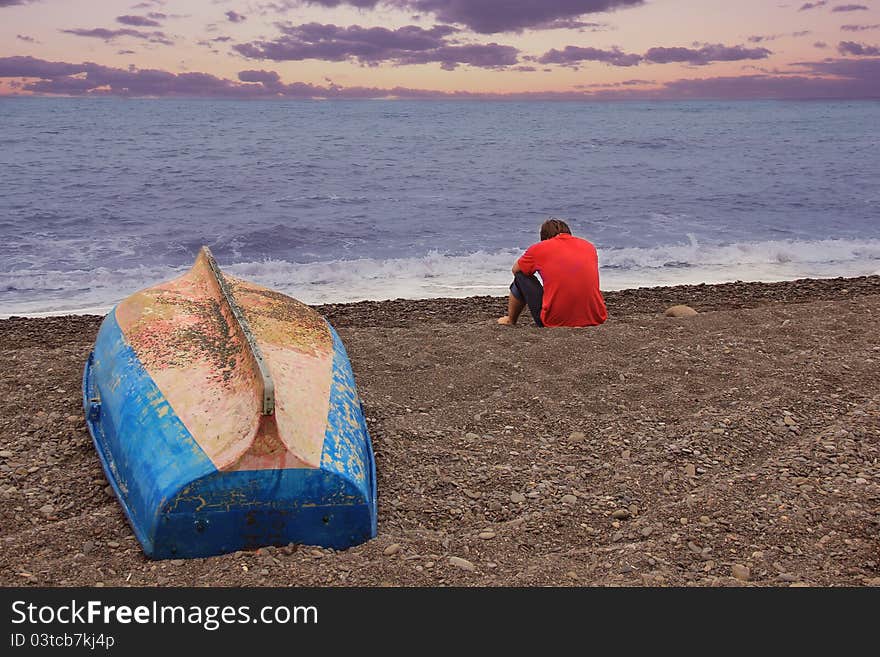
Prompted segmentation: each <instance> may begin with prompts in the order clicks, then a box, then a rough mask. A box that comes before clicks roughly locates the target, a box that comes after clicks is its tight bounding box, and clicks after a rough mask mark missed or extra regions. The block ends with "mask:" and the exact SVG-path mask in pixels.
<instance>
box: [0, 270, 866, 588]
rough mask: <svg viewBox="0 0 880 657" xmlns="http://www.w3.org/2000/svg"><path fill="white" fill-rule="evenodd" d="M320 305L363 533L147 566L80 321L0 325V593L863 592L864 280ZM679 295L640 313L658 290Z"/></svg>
mask: <svg viewBox="0 0 880 657" xmlns="http://www.w3.org/2000/svg"><path fill="white" fill-rule="evenodd" d="M606 299H607V301H608V306H609V313H610V318H609V321H608V322H607V323H606V324H605V325H603V326H601V327H597V328H591V329H545V330H538V329H535V328H533V327H531V326H530V325H529V324H530V322H527V321H526V320H527V316H525V315H524V316H523V318H522V320H521V322H520V326H517V327H514V328H508V327H502V326H498V325H496V324H495V322H494V320H495V318H497V317H498V316H500V315H502V314H503V313H504V310H505V308H506V300H505V299H503V298H497V297H473V298H469V299H434V300H420V301H410V300H395V301H382V302H360V303H354V304H337V305H325V306H319V307H317V309H318V310H319V312H321V313H322V314H324V315H325V316H326V317H327V318H328V319H329V320H330V321H331V323H333V324H334V326H335V327H336V328H337V330H338V331H339V334H340V336H341V337H342V339H343V341H344V342H345V345H346V347H347V349H348V354H349V357H350V359H351V361H352V365H353V367H354V371H355V375H356V378H357V383H358V390H359V393H360V395H361V397H362V398H363V401H364V407H365V409H366V413H367V420H368V425H369V429H370V433H371V436H372V440H373V444H374V448H375V452H376V466H377V475H378V490H379V529H378V536H377V537H376V539H374V540H372V541H369V542H368V543H365V544H363V545H360V546H356V547H354V548H351V549H349V550H345V551H339V552H337V551H333V550H328V549H320V548H315V547H310V546H296V545H289V546H279V547H269V548H262V549H260V550H257V551H251V552H237V553H234V554H229V555H224V556H219V557H213V558H209V559H192V560H170V561H150V560H148V559H146V558H145V557H144V556H143V554H142V552H141V550H140V547H139V546H138V544H137V542H136V540H135V538H134V536H133V534H132V532H131V529H130V527H129V526H128V524H127V522H126V520H125V517H124V515H123V513H122V510H121V508H120V506H119V504H118V502H117V501H116V499H115V497H114V496H113V495H112V493H111V491H110V488H109V486H108V483H107V481H106V479H105V477H104V473H103V471H102V470H101V465H100V462H99V460H98V457H97V454H96V453H95V450H94V448H93V447H92V444H91V439H90V437H89V434H88V430H87V429H86V426H85V422H84V418H83V413H82V401H81V392H80V387H81V376H82V367H83V364H84V362H85V360H86V358H87V355H88V353H89V350H90V349H91V346H92V343H93V341H94V338H95V335H96V333H97V330H98V327H99V325H100V321H101V318H99V317H94V316H66V317H50V318H38V319H32V318H10V319H7V320H0V368H2V369H0V371H2V375H0V584H3V585H5V586H28V585H37V586H127V585H131V586H157V585H158V586H184V585H185V586H291V585H292V586H332V585H345V586H547V585H551V586H609V585H610V586H692V585H693V586H801V585H813V586H878V585H880V339H878V336H880V276H872V277H862V278H851V279H843V278H839V279H828V280H799V281H790V282H782V283H740V282H738V283H730V284H723V285H696V286H679V287H665V288H640V289H635V290H623V291H619V292H608V293H607V294H606ZM678 304H685V305H688V306H690V307H691V308H693V309H695V310H696V311H698V313H699V314H698V315H696V316H693V317H680V318H672V317H665V316H664V311H665V310H666V309H667V308H668V307H670V306H673V305H678Z"/></svg>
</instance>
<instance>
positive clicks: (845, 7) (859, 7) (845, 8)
mask: <svg viewBox="0 0 880 657" xmlns="http://www.w3.org/2000/svg"><path fill="white" fill-rule="evenodd" d="M831 11H832V12H835V11H868V8H867V7H866V6H865V5H837V6H836V7H835V8H834V9H832V10H831Z"/></svg>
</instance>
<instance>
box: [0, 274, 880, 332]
mask: <svg viewBox="0 0 880 657" xmlns="http://www.w3.org/2000/svg"><path fill="white" fill-rule="evenodd" d="M789 288H791V289H789ZM841 290H847V293H848V294H856V295H858V294H875V293H878V292H880V274H873V275H865V276H837V277H833V278H796V279H791V280H782V281H731V282H727V283H693V284H683V285H657V286H640V287H631V288H624V289H620V290H603V292H602V294H603V296H604V297H605V300H606V302H607V303H608V304H609V311H610V306H612V305H621V306H623V307H625V308H627V309H629V307H630V304H631V303H634V302H636V301H637V300H639V299H642V300H645V301H653V300H655V299H656V300H660V299H668V300H669V303H670V305H673V304H674V303H687V302H686V301H675V300H676V299H689V298H693V299H695V301H694V303H700V299H702V298H704V297H706V296H707V294H708V295H709V296H714V295H715V294H716V291H717V292H718V293H724V292H725V291H730V292H735V293H736V295H737V296H738V297H739V298H735V297H734V296H732V295H726V296H727V303H729V304H730V306H729V307H747V306H748V305H749V304H754V303H760V302H766V301H774V300H783V301H787V302H790V301H792V300H794V299H797V298H803V299H806V298H808V297H809V298H811V299H813V300H816V299H818V298H821V299H831V298H834V295H835V294H837V293H839V292H840V291H841ZM505 299H506V297H505V296H492V295H474V296H463V297H426V298H402V297H400V298H396V299H378V300H375V299H363V300H360V301H345V302H339V303H322V304H308V305H311V307H313V308H315V309H317V310H318V311H319V312H321V313H322V314H325V311H326V312H327V313H330V314H333V315H342V316H345V315H346V314H347V313H346V309H350V310H355V309H362V308H368V307H369V308H374V307H376V306H377V305H380V306H388V307H398V308H399V309H400V310H399V311H402V312H407V311H408V310H409V309H410V307H420V306H425V305H433V304H446V305H452V306H456V307H457V306H461V305H462V304H465V305H469V304H472V303H474V302H479V304H480V305H481V306H482V305H483V304H484V303H486V302H490V303H491V302H495V301H499V302H503V301H504V300H505ZM490 300H491V301H490ZM113 307H114V306H108V307H107V308H106V309H90V308H81V309H71V310H57V311H54V310H49V311H42V312H36V313H0V321H4V320H9V319H50V318H58V317H103V316H104V315H106V313H107V312H109V311H110V310H111V309H112V308H113ZM713 307H714V306H713ZM698 310H699V308H698ZM645 312H652V311H647V310H646V311H645Z"/></svg>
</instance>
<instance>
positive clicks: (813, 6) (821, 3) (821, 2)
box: [798, 0, 828, 11]
mask: <svg viewBox="0 0 880 657" xmlns="http://www.w3.org/2000/svg"><path fill="white" fill-rule="evenodd" d="M827 4H828V0H819V2H805V3H804V4H802V5H801V8H800V9H798V11H808V10H810V9H818V8H819V7H824V6H825V5H827Z"/></svg>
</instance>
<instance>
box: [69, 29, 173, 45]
mask: <svg viewBox="0 0 880 657" xmlns="http://www.w3.org/2000/svg"><path fill="white" fill-rule="evenodd" d="M61 31H62V32H65V33H67V34H73V35H76V36H81V37H89V38H93V39H103V40H104V41H113V40H114V39H118V38H119V37H133V38H135V39H144V40H147V41H150V42H152V43H161V44H162V45H166V46H171V45H174V42H173V41H171V39H169V38H168V37H167V36H166V35H165V33H164V32H159V31H156V32H140V31H138V30H132V29H129V28H122V29H119V30H108V29H107V28H104V27H93V28H89V29H85V28H75V29H70V30H61Z"/></svg>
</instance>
